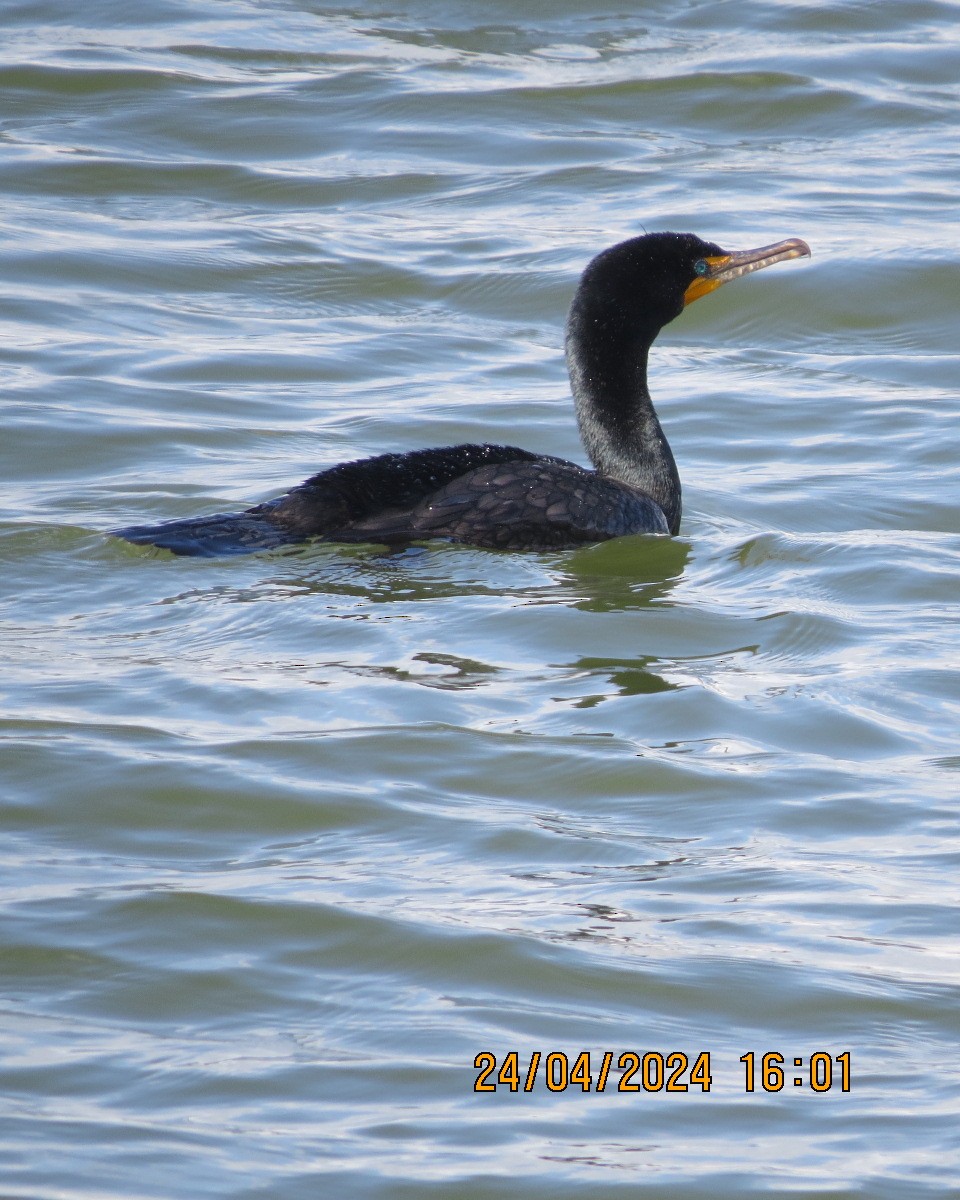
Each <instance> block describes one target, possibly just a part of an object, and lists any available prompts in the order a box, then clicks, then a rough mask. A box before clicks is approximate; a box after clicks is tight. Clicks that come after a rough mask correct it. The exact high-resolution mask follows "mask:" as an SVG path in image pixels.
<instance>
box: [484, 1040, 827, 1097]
mask: <svg viewBox="0 0 960 1200" xmlns="http://www.w3.org/2000/svg"><path fill="white" fill-rule="evenodd" d="M850 1057H851V1056H850V1051H849V1050H844V1051H843V1052H842V1053H841V1054H835V1055H833V1056H831V1055H830V1054H828V1053H827V1051H826V1050H817V1051H815V1052H814V1053H813V1054H810V1055H787V1056H785V1055H783V1054H780V1053H779V1052H778V1051H775V1050H769V1051H767V1053H765V1054H763V1055H761V1056H760V1057H759V1059H758V1057H757V1055H756V1054H755V1053H754V1052H753V1051H752V1050H751V1051H748V1052H747V1053H746V1054H741V1056H740V1062H741V1063H743V1066H744V1091H747V1092H753V1091H756V1089H757V1084H758V1083H759V1085H760V1087H761V1088H762V1089H763V1091H765V1092H779V1091H782V1090H783V1088H784V1086H786V1085H787V1084H788V1083H792V1085H793V1086H794V1087H796V1088H803V1087H807V1088H809V1089H810V1091H812V1092H820V1093H822V1092H829V1091H830V1090H831V1089H832V1088H835V1087H837V1085H839V1091H841V1092H849V1091H850ZM570 1059H571V1056H570V1055H567V1054H564V1053H563V1052H562V1051H559V1050H556V1051H552V1052H551V1053H549V1054H546V1055H544V1054H543V1052H542V1051H540V1050H533V1051H531V1053H530V1055H529V1057H527V1056H525V1057H524V1059H523V1060H522V1061H521V1058H520V1054H519V1051H517V1050H511V1051H510V1052H509V1053H507V1054H505V1055H504V1056H503V1058H502V1060H501V1061H500V1067H499V1070H498V1069H497V1056H496V1055H495V1054H492V1053H491V1052H490V1051H489V1050H482V1051H481V1052H480V1053H479V1054H478V1055H477V1056H476V1058H474V1060H473V1065H474V1068H475V1070H477V1071H478V1072H479V1074H478V1075H477V1077H476V1079H475V1080H474V1084H473V1090H474V1091H475V1092H495V1091H497V1090H498V1088H503V1089H504V1090H507V1091H511V1092H517V1091H524V1092H531V1091H533V1088H534V1086H535V1085H536V1082H537V1078H538V1076H539V1077H540V1079H541V1082H543V1083H545V1084H546V1086H547V1089H548V1090H549V1091H551V1092H565V1091H566V1090H567V1088H579V1089H580V1090H581V1091H583V1092H589V1091H595V1092H605V1091H606V1090H607V1085H608V1083H609V1084H610V1091H618V1092H641V1091H642V1092H689V1091H692V1090H696V1089H699V1090H700V1091H701V1092H709V1091H710V1089H711V1086H712V1084H713V1075H712V1072H711V1069H710V1051H709V1050H701V1051H699V1053H697V1054H694V1055H689V1054H686V1053H684V1052H683V1051H682V1050H674V1051H672V1052H670V1053H668V1054H663V1053H661V1052H659V1051H657V1050H649V1051H647V1052H646V1053H645V1054H640V1053H639V1052H637V1051H635V1050H625V1051H624V1052H623V1053H622V1054H620V1055H619V1056H618V1057H617V1059H616V1064H615V1065H614V1052H613V1051H612V1050H605V1051H604V1052H603V1053H602V1054H597V1055H596V1060H594V1058H593V1057H592V1056H591V1052H590V1051H589V1050H581V1051H580V1053H579V1054H577V1055H576V1056H575V1057H574V1059H573V1065H572V1066H571V1062H570ZM788 1061H792V1063H793V1068H794V1071H795V1072H796V1073H795V1074H794V1075H792V1076H791V1074H790V1068H789V1066H788V1065H787V1063H788ZM594 1068H596V1070H594ZM614 1070H616V1071H619V1072H621V1074H620V1075H619V1078H616V1077H615V1078H614V1079H613V1080H611V1079H610V1075H611V1071H614Z"/></svg>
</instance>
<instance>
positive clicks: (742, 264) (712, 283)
mask: <svg viewBox="0 0 960 1200" xmlns="http://www.w3.org/2000/svg"><path fill="white" fill-rule="evenodd" d="M809 257H810V247H809V246H808V245H807V243H806V242H804V241H802V240H801V239H800V238H787V240H786V241H784V242H774V244H773V245H772V246H761V247H760V248H759V249H757V250H734V251H732V252H731V253H730V254H717V255H714V256H713V257H712V258H705V259H704V260H703V261H704V262H705V263H706V264H707V272H706V274H704V275H698V276H697V278H696V279H695V280H694V281H693V283H691V284H690V286H689V287H688V288H687V290H686V291H685V292H684V294H683V303H684V304H685V305H686V304H692V303H693V301H694V300H699V299H700V297H701V296H706V295H708V294H709V293H710V292H713V291H716V289H717V288H718V287H719V286H720V285H721V284H722V283H729V282H730V280H731V279H739V278H740V276H741V275H749V274H750V272H751V271H762V270H763V268H764V267H772V266H773V264H774V263H778V262H786V261H787V259H789V258H809Z"/></svg>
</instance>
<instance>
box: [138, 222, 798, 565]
mask: <svg viewBox="0 0 960 1200" xmlns="http://www.w3.org/2000/svg"><path fill="white" fill-rule="evenodd" d="M809 254H810V248H809V247H808V246H807V244H806V242H803V241H801V240H800V239H799V238H789V239H788V240H786V241H783V242H777V243H775V244H774V245H772V246H762V247H760V248H759V249H757V250H744V251H732V252H731V251H728V250H722V249H721V248H720V247H719V246H717V245H715V244H714V243H713V242H705V241H702V240H701V239H700V238H699V237H696V236H695V235H694V234H691V233H649V234H644V235H643V236H641V237H634V238H630V239H629V240H628V241H625V242H620V243H619V244H618V245H616V246H612V247H610V248H609V249H607V250H603V251H602V252H601V253H600V254H598V255H597V256H596V258H594V259H593V260H592V261H591V262H590V263H589V264H588V265H587V267H586V270H585V271H584V272H583V275H582V276H581V279H580V284H579V286H578V288H577V291H576V294H575V295H574V298H573V303H572V305H571V307H570V314H569V316H568V318H567V327H566V356H567V367H568V369H569V372H570V383H571V387H572V390H573V398H574V404H575V407H576V413H577V421H578V423H579V426H580V436H581V438H582V439H583V444H584V446H585V447H586V451H587V454H588V455H589V457H590V461H591V462H592V463H593V466H594V470H587V469H586V468H584V467H581V466H578V465H577V464H576V463H572V462H566V461H565V460H564V459H561V458H553V457H551V456H549V455H544V454H533V453H532V452H531V451H529V450H520V449H517V448H516V447H515V446H496V445H462V446H447V447H443V448H436V449H429V450H412V451H409V452H407V453H402V454H381V455H378V456H377V457H375V458H366V459H361V460H359V461H357V462H348V463H341V464H340V465H339V466H335V467H330V468H329V469H328V470H326V471H321V472H320V473H319V474H318V475H314V476H313V477H312V478H310V479H308V480H307V481H306V482H305V483H302V484H300V486H299V487H295V488H293V490H292V491H289V492H287V493H286V495H284V496H279V497H277V498H276V499H274V500H268V501H266V502H265V503H264V504H258V505H256V507H254V508H248V509H246V510H245V511H244V512H238V513H221V514H218V515H215V516H209V517H196V518H190V519H187V520H181V521H168V522H166V523H164V524H162V525H134V526H131V527H130V528H127V529H120V530H117V531H116V532H117V535H118V536H119V537H123V538H126V539H127V540H128V541H130V542H139V543H143V544H147V545H154V546H160V547H162V548H163V549H166V550H172V551H173V552H174V553H175V554H197V555H217V554H230V553H243V552H247V551H253V550H261V549H266V548H268V547H272V546H279V545H283V544H286V543H291V542H302V541H306V540H307V539H310V538H317V539H320V540H322V541H326V542H375V543H376V542H379V543H386V544H397V543H405V542H411V541H422V540H425V539H428V538H446V539H448V540H450V541H455V542H465V543H467V544H469V545H472V546H490V547H496V548H500V549H508V550H535V549H546V548H557V547H564V546H575V545H578V544H582V543H584V542H600V541H605V540H606V539H608V538H614V537H621V536H623V535H624V534H628V533H659V534H675V533H676V532H677V530H678V529H679V526H680V478H679V476H678V474H677V467H676V463H675V462H674V458H673V454H672V453H671V451H670V447H669V445H668V444H667V439H666V437H665V436H664V433H663V430H662V429H661V427H660V422H659V420H658V419H657V414H656V412H655V411H654V407H653V404H652V402H651V400H650V393H649V391H648V390H647V352H648V351H649V349H650V346H651V344H652V343H653V340H654V338H656V336H657V334H658V333H659V332H660V330H661V329H662V328H663V326H664V325H666V324H667V323H668V322H670V321H672V320H673V319H674V318H675V317H678V316H679V315H680V313H681V312H682V311H683V309H684V307H685V305H687V304H689V303H691V301H693V300H697V299H699V297H701V296H705V295H707V293H708V292H712V291H714V290H715V289H716V288H718V287H719V286H720V285H721V284H723V283H726V282H728V281H729V280H731V279H738V278H739V277H740V276H741V275H746V274H748V273H749V272H751V271H759V270H761V269H762V268H763V267H769V266H771V265H772V264H773V263H778V262H782V261H784V260H785V259H790V258H800V257H805V256H807V255H809Z"/></svg>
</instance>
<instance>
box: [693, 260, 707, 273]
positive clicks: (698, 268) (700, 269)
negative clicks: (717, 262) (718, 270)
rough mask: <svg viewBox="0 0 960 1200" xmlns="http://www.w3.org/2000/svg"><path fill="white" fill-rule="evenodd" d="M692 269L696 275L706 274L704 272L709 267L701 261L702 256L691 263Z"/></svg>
mask: <svg viewBox="0 0 960 1200" xmlns="http://www.w3.org/2000/svg"><path fill="white" fill-rule="evenodd" d="M693 269H694V272H695V273H696V274H697V275H706V273H707V272H708V271H709V270H710V267H709V265H708V264H707V263H705V262H704V261H703V259H702V258H698V259H697V261H696V262H695V263H694V264H693Z"/></svg>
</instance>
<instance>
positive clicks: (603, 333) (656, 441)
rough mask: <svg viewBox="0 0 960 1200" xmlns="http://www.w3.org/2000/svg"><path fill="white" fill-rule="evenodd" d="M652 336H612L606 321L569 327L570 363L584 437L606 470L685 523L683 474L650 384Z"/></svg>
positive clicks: (673, 520)
mask: <svg viewBox="0 0 960 1200" xmlns="http://www.w3.org/2000/svg"><path fill="white" fill-rule="evenodd" d="M656 332H658V331H654V332H653V334H652V335H651V336H650V337H642V336H640V337H634V338H625V337H623V336H611V333H610V331H609V330H605V329H604V328H603V327H602V325H594V326H593V327H592V328H587V329H586V330H584V328H583V323H582V322H580V321H578V320H577V319H576V318H575V317H574V318H573V319H571V321H570V323H569V325H568V328H567V366H568V367H569V370H570V384H571V387H572V389H573V398H574V403H575V406H576V411H577V422H578V423H579V426H580V436H581V438H582V439H583V444H584V446H585V447H586V451H587V454H589V456H590V461H591V462H592V463H593V465H594V466H595V467H596V469H597V471H598V472H599V473H600V474H601V475H607V476H610V477H611V478H612V479H617V480H619V481H620V482H621V483H626V484H628V485H629V486H630V487H633V488H637V489H638V490H639V491H641V492H643V493H644V494H645V495H647V496H649V497H650V498H651V500H655V501H656V502H657V504H659V505H660V507H661V508H662V509H663V513H664V516H665V517H666V518H667V525H668V526H669V528H670V532H671V533H676V532H677V530H678V528H679V526H680V476H679V474H678V473H677V464H676V462H675V461H674V458H673V453H672V452H671V450H670V446H669V444H668V442H667V439H666V436H665V435H664V432H663V429H662V428H661V426H660V421H659V419H658V418H657V414H656V411H655V409H654V407H653V402H652V401H651V399H650V392H649V391H648V389H647V352H648V350H649V348H650V343H651V342H652V341H653V336H655V334H656Z"/></svg>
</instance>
